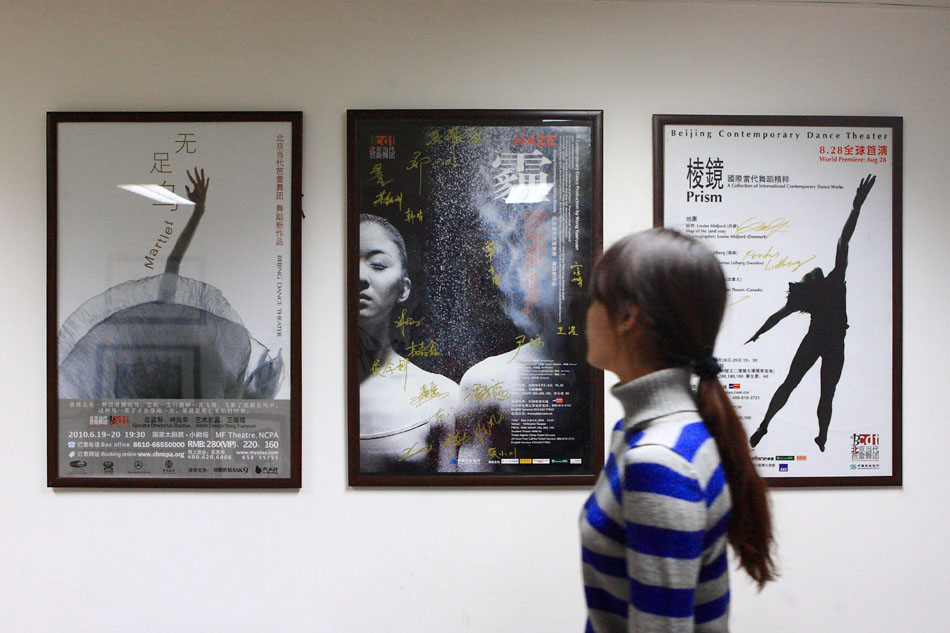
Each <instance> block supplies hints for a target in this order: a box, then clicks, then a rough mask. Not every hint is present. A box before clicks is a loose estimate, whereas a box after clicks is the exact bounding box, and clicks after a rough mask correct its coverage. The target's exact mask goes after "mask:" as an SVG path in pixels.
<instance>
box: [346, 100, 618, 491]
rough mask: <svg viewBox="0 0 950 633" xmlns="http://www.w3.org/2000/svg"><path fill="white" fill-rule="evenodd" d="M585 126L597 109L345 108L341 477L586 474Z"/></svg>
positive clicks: (589, 155)
mask: <svg viewBox="0 0 950 633" xmlns="http://www.w3.org/2000/svg"><path fill="white" fill-rule="evenodd" d="M602 127H603V113H602V112H601V111H540V110H418V111H409V110H350V111H349V112H348V113H347V160H348V169H347V347H348V350H347V401H348V406H347V413H348V474H349V484H350V485H351V486H476V485H477V486H486V485H487V486H555V485H590V484H592V483H593V482H594V481H595V479H596V476H597V474H598V472H599V470H600V468H601V466H602V462H603V454H604V437H603V375H602V372H600V371H599V370H595V369H593V368H591V367H589V366H588V365H587V364H586V362H584V352H583V338H584V337H583V308H584V307H585V297H586V290H587V289H586V287H582V286H583V279H584V277H585V276H586V274H587V273H588V272H589V270H590V266H591V265H592V263H593V259H594V257H596V255H598V254H599V253H600V251H601V248H602V241H603V237H602V206H603V192H602V154H603V147H602ZM361 214H362V215H361ZM374 258H375V259H374ZM377 260H382V261H377ZM364 272H366V276H364ZM376 274H378V275H380V277H378V278H373V279H370V276H372V275H376ZM385 275H390V277H387V278H386V279H387V280H385V281H378V283H377V280H378V279H382V276H385ZM545 284H546V285H545ZM397 308H399V309H397ZM361 394H362V398H361ZM361 400H362V402H361ZM449 403H452V404H449ZM430 409H431V410H430Z"/></svg>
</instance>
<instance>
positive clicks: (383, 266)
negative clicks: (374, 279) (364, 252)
mask: <svg viewBox="0 0 950 633" xmlns="http://www.w3.org/2000/svg"><path fill="white" fill-rule="evenodd" d="M370 268H372V269H373V270H386V268H387V266H386V264H379V263H373V264H370Z"/></svg>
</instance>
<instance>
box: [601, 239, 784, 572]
mask: <svg viewBox="0 0 950 633" xmlns="http://www.w3.org/2000/svg"><path fill="white" fill-rule="evenodd" d="M592 281H593V283H592V285H591V295H592V298H593V299H594V300H598V301H600V302H602V303H603V304H604V306H605V307H606V308H607V313H608V315H610V318H611V319H612V320H613V321H618V320H620V319H622V318H623V315H624V311H625V310H627V309H629V307H631V306H635V307H636V308H637V309H638V310H639V316H640V318H641V324H642V327H644V329H645V331H646V332H647V333H648V334H649V335H650V338H651V340H652V343H653V349H654V351H655V353H656V355H657V358H656V359H655V360H657V361H659V362H661V363H664V364H668V365H669V366H682V365H691V364H692V365H694V366H695V364H697V363H701V362H702V361H706V363H707V364H708V363H709V362H710V357H711V354H712V349H713V346H714V344H715V342H716V335H717V334H718V332H719V325H720V323H721V322H722V316H723V312H724V311H725V305H726V281H725V276H724V275H723V272H722V267H721V266H720V265H719V261H718V260H717V259H716V257H715V256H714V255H713V254H712V252H710V251H709V249H707V248H706V247H705V246H704V245H702V244H701V243H700V242H698V241H697V240H694V239H692V238H690V237H687V236H685V235H682V234H680V233H677V232H676V231H672V230H670V229H653V230H650V231H644V232H642V233H634V234H632V235H628V236H627V237H625V238H623V239H621V240H620V241H618V242H617V243H615V244H614V245H613V246H611V247H610V249H608V250H607V251H606V252H605V253H604V254H603V255H602V256H601V257H600V258H599V259H598V260H597V262H596V263H595V264H594V271H593V280H592ZM717 369H718V368H717ZM715 373H716V372H715V371H712V372H709V371H703V372H701V374H702V375H701V376H700V379H699V386H698V388H697V394H696V396H697V401H698V405H699V412H700V415H702V417H703V420H704V421H705V423H706V427H707V428H708V429H709V432H710V434H711V435H712V436H713V438H714V439H715V441H716V446H717V447H718V449H719V455H720V458H721V459H722V465H723V470H724V471H725V474H726V480H727V481H728V482H729V490H730V493H731V496H732V504H733V505H732V514H731V517H730V519H729V531H728V540H729V543H731V544H732V547H733V548H734V549H735V551H736V553H737V554H738V555H739V564H740V566H741V567H742V568H743V569H745V570H746V572H748V574H749V575H750V576H751V577H752V578H753V579H754V580H755V581H756V582H758V584H759V587H760V588H761V587H762V586H763V585H764V584H765V583H766V582H768V581H769V580H772V579H773V578H774V577H775V575H776V572H775V564H774V562H773V561H772V555H771V545H772V521H771V516H770V511H769V502H768V498H767V496H766V484H765V481H763V479H762V478H761V477H760V476H759V474H758V473H757V472H756V470H755V466H754V465H753V464H752V456H751V454H750V452H749V442H748V438H747V436H746V433H745V429H743V427H742V423H741V422H740V421H739V417H738V415H737V414H736V411H735V409H734V408H733V406H732V402H730V400H729V396H728V395H726V392H725V390H724V389H723V388H722V385H721V384H720V383H719V379H718V378H717V377H716V375H715Z"/></svg>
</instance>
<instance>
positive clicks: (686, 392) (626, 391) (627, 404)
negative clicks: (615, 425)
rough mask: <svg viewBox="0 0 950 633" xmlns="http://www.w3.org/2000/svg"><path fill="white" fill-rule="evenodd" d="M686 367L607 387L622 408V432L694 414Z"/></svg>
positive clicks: (665, 370) (662, 371) (663, 370)
mask: <svg viewBox="0 0 950 633" xmlns="http://www.w3.org/2000/svg"><path fill="white" fill-rule="evenodd" d="M689 380H690V371H689V369H687V368H686V367H672V368H670V369H661V370H660V371H655V372H653V373H651V374H647V375H646V376H640V377H639V378H635V379H634V380H631V381H630V382H626V383H623V384H617V385H614V386H613V387H611V388H610V392H611V393H612V394H613V395H614V397H615V398H617V400H619V401H620V404H622V405H623V412H624V423H623V426H624V429H630V428H632V427H634V426H636V425H637V424H641V423H643V422H648V421H650V420H653V419H656V418H658V417H661V416H665V415H669V414H671V413H678V412H681V411H696V410H697V408H696V400H695V398H694V396H693V390H692V387H690V383H689Z"/></svg>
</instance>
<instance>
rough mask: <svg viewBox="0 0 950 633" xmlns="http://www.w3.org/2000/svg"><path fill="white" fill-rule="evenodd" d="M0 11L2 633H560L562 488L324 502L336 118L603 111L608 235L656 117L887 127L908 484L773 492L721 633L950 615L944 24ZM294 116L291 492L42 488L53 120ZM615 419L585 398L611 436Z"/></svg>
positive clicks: (337, 481)
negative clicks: (899, 281) (296, 358)
mask: <svg viewBox="0 0 950 633" xmlns="http://www.w3.org/2000/svg"><path fill="white" fill-rule="evenodd" d="M268 4H269V3H266V2H263V1H244V2H230V1H224V0H221V1H217V2H184V1H180V0H166V1H163V2H146V1H142V0H133V1H129V0H126V1H119V0H115V1H112V0H109V1H100V2H70V1H67V0H63V1H51V2H40V1H35V2H34V1H26V0H23V1H16V0H0V60H2V62H0V121H2V123H0V130H2V144H0V212H2V213H0V218H2V223H0V265H2V268H0V270H2V271H3V276H2V278H0V315H2V316H0V333H2V341H3V355H2V363H0V384H2V385H3V391H2V399H3V402H4V403H5V406H4V407H3V410H4V412H5V415H2V417H0V429H2V431H0V482H2V483H0V491H2V493H0V494H2V496H0V630H3V631H17V632H21V631H22V632H37V633H40V632H47V631H49V632H52V631H56V632H58V631H79V632H85V631H96V632H111V631H122V632H124V631H137V632H139V633H152V632H161V633H166V632H167V631H229V632H232V631H249V632H252V631H253V632H259V631H288V632H294V631H321V632H323V631H327V632H331V633H337V632H339V633H349V632H356V633H359V632H363V631H393V632H397V633H398V632H403V631H406V632H409V631H411V632H413V633H430V632H431V633H434V632H442V631H475V632H477V633H482V632H485V633H489V632H495V631H537V632H545V633H548V632H562V631H563V632H569V631H580V630H582V625H583V617H584V610H583V599H582V590H581V582H580V574H579V562H578V543H577V534H576V519H577V516H578V512H579V509H580V506H581V504H582V502H583V500H584V497H585V492H584V491H582V490H488V489H481V490H412V491H409V490H348V489H347V487H346V483H345V470H346V463H345V405H344V401H345V387H344V379H343V373H344V372H343V363H344V327H343V321H344V300H343V298H344V283H343V262H344V253H343V250H344V249H343V233H344V223H343V216H344V208H345V189H344V177H345V174H344V170H345V149H344V125H345V111H346V109H347V108H442V107H462V108H565V109H569V108H593V109H601V108H602V109H603V110H604V111H605V145H604V183H605V196H604V207H605V241H606V242H607V243H609V242H611V241H613V240H614V239H616V238H617V237H619V236H620V235H621V234H623V233H625V232H628V231H630V230H633V229H639V228H645V227H647V226H649V225H650V223H651V217H652V216H651V127H650V125H651V122H650V116H651V115H652V114H653V113H660V112H665V113H722V114H726V113H730V114H842V115H902V116H903V117H904V126H905V128H904V129H905V146H904V155H905V162H904V166H905V172H904V191H905V194H904V278H905V279H906V280H907V283H905V285H904V293H905V294H904V297H905V299H904V358H905V361H906V362H905V363H904V372H905V374H904V375H905V380H904V402H905V405H904V421H905V432H904V487H903V489H897V490H855V489H841V490H805V491H789V490H779V491H776V492H774V493H773V500H774V506H775V513H776V521H777V527H778V538H779V544H780V557H781V563H782V572H783V575H782V578H781V580H780V581H779V582H777V583H775V584H774V585H773V586H770V587H769V588H767V589H766V590H765V591H764V592H762V593H761V594H756V593H755V591H754V590H753V589H752V588H751V586H750V583H749V582H747V581H746V580H745V578H743V577H742V576H741V575H739V574H736V576H735V578H736V582H735V583H734V601H733V616H732V617H733V630H734V631H739V632H745V631H760V630H764V631H771V632H773V633H781V632H796V633H798V632H801V631H809V632H825V631H828V632H838V631H904V630H906V631H920V632H929V631H941V630H945V627H946V624H945V623H946V621H947V620H950V607H948V604H950V600H948V599H947V597H946V595H945V593H946V587H947V583H946V579H945V573H946V568H947V567H950V548H948V547H947V546H946V544H945V542H944V541H945V539H944V538H943V537H944V532H945V530H946V526H947V525H948V524H950V512H948V508H950V485H948V481H947V477H946V476H945V473H946V465H947V464H948V463H950V457H948V454H947V451H948V448H950V432H948V424H947V422H946V421H944V420H943V419H942V408H943V407H942V405H941V402H942V399H941V397H940V395H939V394H940V393H942V389H944V388H946V387H945V383H946V380H945V379H946V376H947V367H948V363H950V346H948V336H947V334H946V331H945V329H944V328H945V326H944V325H941V324H942V323H945V321H946V319H945V318H944V317H941V316H940V314H941V313H942V312H944V311H946V310H947V307H948V297H950V292H948V291H950V276H948V275H947V274H946V270H947V264H948V259H950V258H948V255H947V250H946V246H945V244H946V236H947V234H948V233H950V214H948V213H947V205H946V202H945V200H946V197H947V194H948V191H947V185H946V183H947V181H948V178H947V177H946V172H947V169H948V166H950V162H948V151H947V150H948V148H950V131H948V130H950V128H948V126H947V121H948V120H950V80H948V78H947V75H946V72H947V68H948V62H950V11H948V10H946V9H914V8H906V7H905V8H884V7H856V6H828V5H821V6H816V5H793V6H789V5H787V4H779V5H777V4H764V5H759V6H750V4H749V3H742V4H706V3H703V4H693V3H672V4H663V3H630V2H615V3H612V2H590V1H583V2H581V1H577V2H569V1H565V0H547V1H543V0H521V1H519V2H506V1H504V0H497V1H486V2H478V1H471V0H470V1H468V2H463V1H461V0H443V1H440V2H407V1H399V2H396V1H390V2H384V1H380V0H359V1H357V2H348V1H345V0H340V1H332V2H331V1H325V2H302V1H301V2H278V3H274V4H275V6H274V7H273V8H271V7H269V6H268ZM156 109H157V110H201V109H300V110H303V111H304V183H303V184H304V194H305V198H304V208H305V211H306V212H307V220H306V222H305V226H304V233H303V275H304V276H303V279H304V289H303V320H304V336H303V352H304V361H303V377H304V409H303V415H304V444H303V452H304V480H303V485H304V487H303V489H302V490H301V491H300V492H290V493H288V492H277V493H275V492H181V491H146V492H143V491H132V492H130V491H112V490H97V491H53V490H50V489H47V488H46V485H45V484H46V471H45V468H46V425H45V420H46V409H45V407H46V398H45V376H46V364H45V363H46V357H45V354H44V351H45V341H46V336H45V319H44V317H45V305H46V293H45V256H46V222H45V202H46V192H45V182H46V181H45V178H46V173H45V162H44V161H45V117H44V114H45V112H46V111H48V110H156ZM618 414H619V410H618V409H617V407H616V406H615V405H614V404H613V403H612V402H609V403H608V416H607V417H608V419H610V420H611V421H612V420H613V419H616V417H618Z"/></svg>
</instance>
